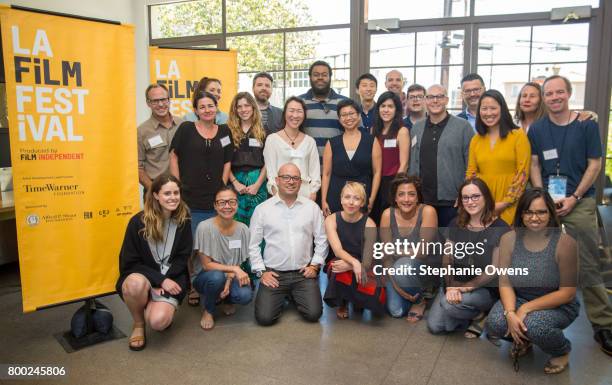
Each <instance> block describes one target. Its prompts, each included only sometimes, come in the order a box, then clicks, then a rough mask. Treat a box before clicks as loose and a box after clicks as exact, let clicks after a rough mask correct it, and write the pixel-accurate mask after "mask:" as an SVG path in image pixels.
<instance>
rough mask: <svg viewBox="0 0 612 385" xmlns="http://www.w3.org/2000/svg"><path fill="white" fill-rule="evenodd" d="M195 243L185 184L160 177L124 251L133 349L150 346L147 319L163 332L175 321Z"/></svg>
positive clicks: (123, 282) (121, 289)
mask: <svg viewBox="0 0 612 385" xmlns="http://www.w3.org/2000/svg"><path fill="white" fill-rule="evenodd" d="M192 245H193V237H192V234H191V220H190V214H189V209H188V208H187V205H186V204H185V202H183V200H182V199H181V183H180V182H179V180H178V179H177V178H175V177H174V176H172V175H167V174H164V175H160V176H158V177H157V178H155V180H153V183H152V184H151V188H150V189H149V190H148V191H147V194H146V196H145V204H144V210H143V211H141V212H139V213H138V214H136V215H134V216H133V217H132V219H130V222H129V223H128V226H127V230H126V232H125V238H124V239H123V245H122V246H121V252H120V254H119V279H118V280H117V284H116V290H117V292H118V293H119V295H120V296H121V298H122V299H123V301H124V302H125V304H126V305H127V307H128V309H129V311H130V313H131V314H132V318H133V319H134V325H133V330H132V335H131V336H130V339H129V342H128V346H129V348H130V350H142V349H144V348H145V345H146V339H145V338H146V337H145V322H146V323H147V324H149V327H150V328H152V329H153V330H157V331H162V330H164V329H166V328H167V327H168V326H169V325H170V324H171V323H172V319H173V318H174V313H175V312H176V309H177V308H178V305H179V304H180V302H181V301H182V300H183V298H184V297H185V294H186V292H187V289H188V282H189V274H188V272H187V261H188V259H189V256H190V255H191V252H192V248H193V246H192Z"/></svg>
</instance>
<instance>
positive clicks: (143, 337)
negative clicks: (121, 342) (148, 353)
mask: <svg viewBox="0 0 612 385" xmlns="http://www.w3.org/2000/svg"><path fill="white" fill-rule="evenodd" d="M136 329H142V335H137V336H135V335H134V331H135V330H136ZM146 335H147V333H146V329H145V323H144V322H134V326H132V336H130V339H129V340H128V347H129V348H130V350H132V351H135V352H139V351H141V350H142V349H144V348H145V346H147V340H146ZM136 342H142V345H134V343H136Z"/></svg>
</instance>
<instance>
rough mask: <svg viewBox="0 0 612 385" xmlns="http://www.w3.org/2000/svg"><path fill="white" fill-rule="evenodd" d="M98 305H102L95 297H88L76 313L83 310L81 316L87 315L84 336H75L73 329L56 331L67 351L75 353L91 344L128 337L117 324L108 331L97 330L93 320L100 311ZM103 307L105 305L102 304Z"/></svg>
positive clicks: (59, 340) (56, 337)
mask: <svg viewBox="0 0 612 385" xmlns="http://www.w3.org/2000/svg"><path fill="white" fill-rule="evenodd" d="M96 306H100V304H99V303H96V301H95V300H94V299H93V298H90V299H87V300H86V301H85V305H84V306H83V307H82V308H80V309H79V310H78V311H77V313H76V314H79V312H81V313H80V316H81V317H82V316H83V315H84V316H85V319H84V322H85V325H86V328H87V329H86V330H87V331H86V333H85V334H84V335H83V336H82V337H80V338H77V337H75V336H74V334H73V333H72V330H68V331H65V332H61V333H56V334H54V335H53V336H54V337H55V339H56V340H57V341H58V342H59V343H60V345H62V347H63V348H64V350H65V351H66V353H73V352H76V351H79V350H81V349H84V348H87V347H89V346H93V345H97V344H99V343H102V342H106V341H112V340H116V339H120V338H125V337H126V335H125V334H123V332H122V331H121V330H119V329H117V328H116V327H115V325H112V326H111V329H110V330H109V331H108V333H100V332H98V331H96V330H95V328H94V322H93V312H94V311H99V310H96ZM102 307H104V306H103V305H102ZM104 309H105V311H107V312H108V309H106V307H104ZM83 312H84V314H83ZM75 316H76V315H75ZM109 318H110V320H111V321H110V322H112V316H111V317H109ZM81 320H83V318H81ZM104 330H106V329H104ZM76 333H80V332H76Z"/></svg>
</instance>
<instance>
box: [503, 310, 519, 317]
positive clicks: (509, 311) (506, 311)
mask: <svg viewBox="0 0 612 385" xmlns="http://www.w3.org/2000/svg"><path fill="white" fill-rule="evenodd" d="M515 312H516V310H514V309H511V310H504V317H507V316H508V314H509V313H515Z"/></svg>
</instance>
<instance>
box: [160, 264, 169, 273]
mask: <svg viewBox="0 0 612 385" xmlns="http://www.w3.org/2000/svg"><path fill="white" fill-rule="evenodd" d="M169 269H170V265H166V264H162V265H161V266H160V267H159V271H161V273H162V274H163V275H166V273H167V272H168V270H169Z"/></svg>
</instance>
